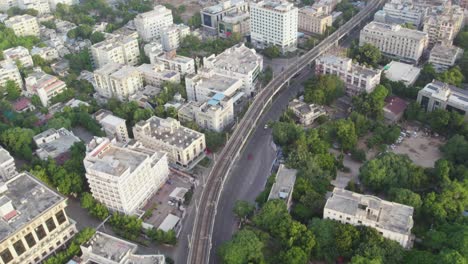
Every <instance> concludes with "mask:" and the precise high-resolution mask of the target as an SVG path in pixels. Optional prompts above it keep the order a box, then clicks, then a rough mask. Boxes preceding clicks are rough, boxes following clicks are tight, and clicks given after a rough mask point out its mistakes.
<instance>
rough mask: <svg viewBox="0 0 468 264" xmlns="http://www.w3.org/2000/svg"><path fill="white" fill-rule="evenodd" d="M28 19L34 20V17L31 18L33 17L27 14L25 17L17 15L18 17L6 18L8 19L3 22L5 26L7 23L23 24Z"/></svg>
mask: <svg viewBox="0 0 468 264" xmlns="http://www.w3.org/2000/svg"><path fill="white" fill-rule="evenodd" d="M30 19H34V20H36V18H35V17H33V16H31V15H28V14H25V15H18V16H13V17H10V18H8V19H7V20H6V21H5V24H9V23H18V22H23V21H26V20H30Z"/></svg>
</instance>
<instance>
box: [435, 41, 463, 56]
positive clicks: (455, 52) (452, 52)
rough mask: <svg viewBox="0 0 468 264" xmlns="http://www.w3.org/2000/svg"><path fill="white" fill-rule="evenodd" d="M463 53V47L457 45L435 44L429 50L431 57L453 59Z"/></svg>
mask: <svg viewBox="0 0 468 264" xmlns="http://www.w3.org/2000/svg"><path fill="white" fill-rule="evenodd" d="M462 53H463V49H461V48H459V47H457V46H453V45H452V46H446V45H441V44H436V45H435V46H434V48H432V50H431V57H437V58H444V59H453V58H456V57H458V56H459V55H460V54H462Z"/></svg>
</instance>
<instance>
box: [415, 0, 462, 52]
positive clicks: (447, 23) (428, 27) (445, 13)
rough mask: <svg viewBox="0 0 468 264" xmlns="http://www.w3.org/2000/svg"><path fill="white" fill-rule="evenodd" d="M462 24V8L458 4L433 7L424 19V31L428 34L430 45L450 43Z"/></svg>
mask: <svg viewBox="0 0 468 264" xmlns="http://www.w3.org/2000/svg"><path fill="white" fill-rule="evenodd" d="M463 24H464V9H463V8H461V7H459V6H449V7H444V8H433V10H432V12H429V14H428V15H427V16H426V17H425V19H424V27H423V30H424V32H427V34H429V43H430V44H431V45H435V44H444V45H452V42H453V39H454V38H455V37H456V35H457V34H458V32H459V31H460V29H461V28H462V27H463Z"/></svg>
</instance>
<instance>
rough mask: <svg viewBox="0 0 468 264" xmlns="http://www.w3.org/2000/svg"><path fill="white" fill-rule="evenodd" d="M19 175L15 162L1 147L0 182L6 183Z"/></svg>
mask: <svg viewBox="0 0 468 264" xmlns="http://www.w3.org/2000/svg"><path fill="white" fill-rule="evenodd" d="M17 174H18V172H17V171H16V165H15V160H14V159H13V157H12V156H11V155H10V153H9V152H8V151H7V150H6V149H4V148H2V146H0V178H1V179H0V180H1V181H3V182H6V181H8V180H9V179H11V178H13V177H14V176H16V175H17Z"/></svg>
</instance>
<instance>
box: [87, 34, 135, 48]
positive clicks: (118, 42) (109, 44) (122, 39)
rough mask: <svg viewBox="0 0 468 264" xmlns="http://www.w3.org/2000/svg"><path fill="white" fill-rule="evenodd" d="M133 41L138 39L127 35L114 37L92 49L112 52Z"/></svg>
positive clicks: (95, 45)
mask: <svg viewBox="0 0 468 264" xmlns="http://www.w3.org/2000/svg"><path fill="white" fill-rule="evenodd" d="M132 41H136V42H138V41H137V39H136V38H134V37H132V36H127V35H112V36H111V37H109V38H106V39H105V40H103V41H101V42H98V43H96V44H94V45H93V46H92V47H93V48H95V49H102V50H106V51H111V50H113V49H115V48H117V47H121V46H122V45H126V44H128V43H130V42H132Z"/></svg>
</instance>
